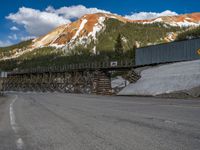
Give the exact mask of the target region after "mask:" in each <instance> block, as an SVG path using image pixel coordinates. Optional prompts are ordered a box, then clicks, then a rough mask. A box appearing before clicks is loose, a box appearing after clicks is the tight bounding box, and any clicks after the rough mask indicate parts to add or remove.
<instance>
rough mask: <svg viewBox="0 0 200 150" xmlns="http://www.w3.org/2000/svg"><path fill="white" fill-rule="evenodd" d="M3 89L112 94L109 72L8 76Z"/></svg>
mask: <svg viewBox="0 0 200 150" xmlns="http://www.w3.org/2000/svg"><path fill="white" fill-rule="evenodd" d="M4 87H5V90H6V91H24V92H27V91H37V92H47V91H50V92H54V91H58V92H66V93H87V94H91V93H93V94H103V95H110V94H112V93H111V91H112V89H111V81H110V75H109V72H102V71H94V72H91V71H83V72H75V71H74V72H63V73H52V72H50V73H49V72H48V73H41V74H40V73H37V74H17V75H10V76H8V78H6V79H4Z"/></svg>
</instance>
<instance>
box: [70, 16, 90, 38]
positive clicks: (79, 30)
mask: <svg viewBox="0 0 200 150" xmlns="http://www.w3.org/2000/svg"><path fill="white" fill-rule="evenodd" d="M87 22H88V21H87V19H83V21H82V22H81V25H80V27H79V29H78V31H77V32H76V34H75V35H74V37H73V38H72V39H71V40H72V41H74V40H75V39H76V38H77V37H78V36H79V34H80V32H81V30H83V28H84V26H85V24H86V23H87Z"/></svg>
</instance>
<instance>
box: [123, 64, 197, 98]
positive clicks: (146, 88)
mask: <svg viewBox="0 0 200 150" xmlns="http://www.w3.org/2000/svg"><path fill="white" fill-rule="evenodd" d="M196 87H200V60H196V61H188V62H180V63H174V64H168V65H162V66H159V67H153V68H149V69H146V70H143V71H142V72H141V78H140V79H139V80H138V81H137V82H136V83H134V84H130V85H128V86H127V87H126V88H124V89H123V90H122V91H121V92H120V93H119V95H149V96H156V95H160V94H169V93H173V92H178V91H184V90H185V91H188V90H190V89H193V88H196ZM199 94H200V92H199Z"/></svg>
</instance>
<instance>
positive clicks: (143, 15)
mask: <svg viewBox="0 0 200 150" xmlns="http://www.w3.org/2000/svg"><path fill="white" fill-rule="evenodd" d="M176 15H178V14H177V13H176V12H173V11H170V10H166V11H163V12H161V13H155V12H139V13H132V15H126V16H125V17H126V18H128V19H132V20H145V19H154V18H157V17H160V16H176Z"/></svg>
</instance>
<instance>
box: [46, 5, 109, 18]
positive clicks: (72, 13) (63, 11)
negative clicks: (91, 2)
mask: <svg viewBox="0 0 200 150" xmlns="http://www.w3.org/2000/svg"><path fill="white" fill-rule="evenodd" d="M46 11H47V12H51V13H55V14H57V15H61V16H64V17H65V18H66V19H72V18H80V17H81V16H83V15H85V14H94V13H98V12H102V13H110V12H109V11H105V10H102V9H97V8H86V7H85V6H83V5H77V6H70V7H61V8H59V9H54V8H53V7H51V6H49V7H48V8H46Z"/></svg>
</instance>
